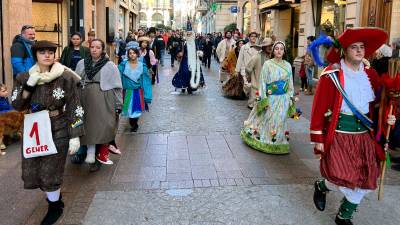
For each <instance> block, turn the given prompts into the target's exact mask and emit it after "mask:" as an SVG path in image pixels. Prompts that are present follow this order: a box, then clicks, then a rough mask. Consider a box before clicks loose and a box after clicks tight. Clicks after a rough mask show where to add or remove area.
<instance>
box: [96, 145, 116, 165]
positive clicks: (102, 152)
mask: <svg viewBox="0 0 400 225" xmlns="http://www.w3.org/2000/svg"><path fill="white" fill-rule="evenodd" d="M109 155H110V153H109V152H108V147H107V145H101V146H100V149H99V154H97V156H96V159H97V161H99V162H101V163H102V164H106V165H112V164H114V163H113V161H111V160H110V159H109Z"/></svg>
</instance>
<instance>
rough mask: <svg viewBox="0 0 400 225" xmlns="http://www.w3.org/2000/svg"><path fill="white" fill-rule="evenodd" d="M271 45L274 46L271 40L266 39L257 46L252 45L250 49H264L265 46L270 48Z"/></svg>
mask: <svg viewBox="0 0 400 225" xmlns="http://www.w3.org/2000/svg"><path fill="white" fill-rule="evenodd" d="M273 44H274V41H272V38H269V37H266V38H264V40H263V41H262V42H260V43H259V44H258V45H253V46H252V47H256V48H263V47H266V46H271V45H273Z"/></svg>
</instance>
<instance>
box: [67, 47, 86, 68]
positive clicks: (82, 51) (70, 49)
mask: <svg viewBox="0 0 400 225" xmlns="http://www.w3.org/2000/svg"><path fill="white" fill-rule="evenodd" d="M73 51H74V48H73V47H70V46H67V47H65V48H64V50H63V52H62V54H61V59H60V63H61V64H63V65H64V66H66V67H69V68H71V62H72V52H73ZM79 52H80V54H81V59H84V58H86V57H89V56H90V50H89V48H86V47H84V46H81V47H79Z"/></svg>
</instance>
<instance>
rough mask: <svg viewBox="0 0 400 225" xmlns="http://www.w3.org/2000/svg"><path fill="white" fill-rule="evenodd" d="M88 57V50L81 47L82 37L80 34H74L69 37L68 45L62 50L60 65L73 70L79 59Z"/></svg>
mask: <svg viewBox="0 0 400 225" xmlns="http://www.w3.org/2000/svg"><path fill="white" fill-rule="evenodd" d="M89 56H90V50H89V48H86V47H84V46H82V37H81V34H80V33H74V34H72V35H71V39H70V41H69V45H68V46H67V47H65V48H64V50H63V52H62V54H61V60H60V63H61V64H63V65H64V66H67V67H69V68H71V69H72V70H75V68H76V65H77V64H78V62H79V61H80V60H81V59H84V58H86V57H89Z"/></svg>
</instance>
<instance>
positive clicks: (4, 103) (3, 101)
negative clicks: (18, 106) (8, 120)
mask: <svg viewBox="0 0 400 225" xmlns="http://www.w3.org/2000/svg"><path fill="white" fill-rule="evenodd" d="M11 110H13V107H12V106H11V105H10V103H9V102H8V99H7V98H6V97H0V113H5V112H9V111H11Z"/></svg>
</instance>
